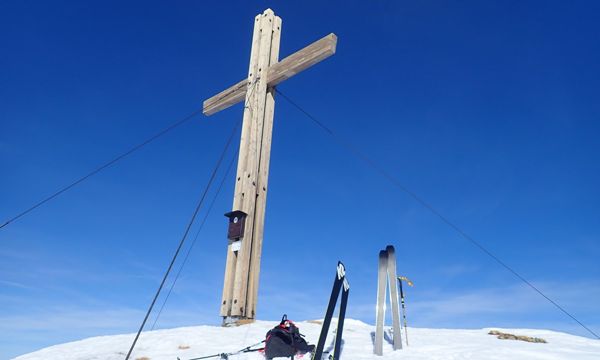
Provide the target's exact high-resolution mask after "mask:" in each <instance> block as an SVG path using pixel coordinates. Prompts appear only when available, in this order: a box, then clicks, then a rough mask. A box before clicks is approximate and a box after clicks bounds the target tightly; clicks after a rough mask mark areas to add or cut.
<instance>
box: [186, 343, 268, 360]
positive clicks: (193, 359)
mask: <svg viewBox="0 0 600 360" xmlns="http://www.w3.org/2000/svg"><path fill="white" fill-rule="evenodd" d="M264 342H265V340H263V341H261V342H257V343H256V344H252V345H250V346H246V347H245V348H243V349H241V350H238V351H234V352H230V353H220V354H214V355H208V356H201V357H196V358H192V359H188V360H202V359H210V358H214V357H217V356H219V358H220V359H223V360H227V359H229V357H230V356H231V355H237V354H241V353H245V352H252V351H259V350H262V349H252V348H253V347H255V346H258V345H260V344H262V343H264ZM251 349H252V350H251ZM177 360H181V359H180V358H179V357H177Z"/></svg>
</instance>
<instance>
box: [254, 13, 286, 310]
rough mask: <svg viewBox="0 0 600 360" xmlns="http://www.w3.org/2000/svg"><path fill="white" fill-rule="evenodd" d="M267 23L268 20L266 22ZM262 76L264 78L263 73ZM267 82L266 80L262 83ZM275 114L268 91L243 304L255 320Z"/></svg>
mask: <svg viewBox="0 0 600 360" xmlns="http://www.w3.org/2000/svg"><path fill="white" fill-rule="evenodd" d="M269 21H270V20H269ZM281 23H282V22H281V18H280V17H278V16H274V19H273V25H272V32H273V35H272V40H271V52H270V58H269V66H271V65H273V64H275V63H277V61H278V60H279V43H280V40H281ZM263 74H264V75H263V76H265V77H266V76H267V73H266V72H264V73H263ZM267 80H268V79H265V84H266V83H267ZM274 115H275V88H274V87H270V88H267V98H266V103H265V112H264V122H263V128H262V131H261V132H262V138H261V142H260V156H259V163H258V182H257V186H256V209H255V213H254V216H255V222H254V223H255V225H254V226H255V228H254V236H253V242H252V253H251V258H250V266H251V268H250V273H249V279H248V302H247V304H246V308H247V309H248V311H247V314H248V315H247V316H248V317H251V318H254V316H255V314H256V303H257V298H258V279H259V275H260V261H261V254H262V242H263V235H264V224H265V210H266V204H267V189H268V182H269V164H270V160H271V140H272V138H273V136H272V135H273V117H274Z"/></svg>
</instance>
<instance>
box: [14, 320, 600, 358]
mask: <svg viewBox="0 0 600 360" xmlns="http://www.w3.org/2000/svg"><path fill="white" fill-rule="evenodd" d="M277 323H278V322H272V321H257V322H255V323H253V324H249V325H243V326H239V327H231V328H223V327H217V326H194V327H183V328H176V329H169V330H156V331H149V332H144V333H142V335H141V336H140V339H139V341H138V344H137V346H136V349H135V350H134V352H133V356H132V357H131V359H144V360H147V359H149V360H176V359H177V357H180V358H181V359H182V360H185V359H189V358H194V357H200V356H205V355H212V354H218V353H223V352H234V351H237V350H240V349H242V348H244V347H246V346H248V345H251V344H254V343H257V342H259V341H261V340H263V339H264V336H265V333H266V332H267V331H268V330H269V329H271V328H272V327H273V326H275V325H276V324H277ZM297 325H298V326H299V328H300V331H301V332H302V333H303V334H305V335H306V340H307V341H308V342H309V343H310V344H315V343H316V342H317V339H318V338H319V333H320V331H321V325H320V324H319V323H318V322H313V321H310V322H299V323H297ZM333 329H335V324H332V326H331V330H332V331H331V332H330V334H329V336H328V338H327V343H326V350H328V348H332V347H333V344H332V342H333V338H334V334H333ZM494 329H497V330H501V331H503V332H508V333H512V334H518V335H527V336H532V337H538V338H543V339H545V340H546V341H547V342H548V343H547V344H540V343H528V342H523V341H513V340H499V339H497V338H496V337H495V336H491V335H488V332H489V330H491V329H479V330H457V329H423V328H408V337H409V338H408V339H409V344H410V346H408V347H407V346H406V342H404V349H403V350H398V351H393V350H392V345H391V344H390V343H389V342H384V350H383V351H384V355H383V356H382V357H379V356H375V355H373V340H372V339H373V333H374V331H375V327H374V326H372V325H368V324H365V323H363V322H361V321H357V320H351V319H347V320H346V322H345V326H344V337H343V338H344V342H343V348H342V354H341V358H343V359H357V360H362V359H373V360H375V359H377V360H379V359H403V360H416V359H423V360H424V359H427V360H435V359H440V360H441V359H443V360H449V359H450V360H452V359H489V360H495V359H498V360H499V359H503V360H504V359H510V360H517V359H590V360H591V359H600V341H598V340H592V339H587V338H584V337H579V336H574V335H568V334H564V333H559V332H554V331H549V330H531V329H498V328H494ZM134 335H135V334H127V335H115V336H99V337H93V338H88V339H84V340H80V341H75V342H71V343H66V344H61V345H56V346H51V347H48V348H45V349H42V350H39V351H36V352H33V353H30V354H26V355H22V356H19V357H17V358H15V360H48V359H61V360H122V359H124V358H125V355H126V353H127V351H128V350H129V347H130V345H131V342H132V341H133V338H134ZM402 336H403V340H405V338H404V333H403V334H402ZM215 359H217V358H215ZM231 359H232V360H245V359H248V360H252V359H256V360H264V356H263V355H262V354H261V353H258V352H253V353H246V354H240V355H235V356H232V357H231ZM297 359H298V357H297ZM305 360H308V356H305Z"/></svg>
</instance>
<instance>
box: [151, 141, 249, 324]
mask: <svg viewBox="0 0 600 360" xmlns="http://www.w3.org/2000/svg"><path fill="white" fill-rule="evenodd" d="M236 153H237V151H236ZM233 164H235V153H234V156H233V157H232V158H231V161H230V162H229V165H228V166H227V170H226V171H225V175H223V178H222V179H221V182H220V183H219V186H218V188H217V191H216V192H215V196H214V197H213V199H212V201H211V202H210V205H208V209H207V210H206V214H205V215H204V218H203V219H202V222H201V223H200V226H199V227H198V230H197V231H196V235H195V236H194V240H192V243H191V245H190V247H189V248H188V251H187V253H186V254H185V257H184V258H183V262H182V263H181V266H180V267H179V270H178V271H177V275H175V279H173V283H172V284H171V287H170V288H169V292H168V293H167V295H166V296H165V300H164V301H163V303H162V305H161V306H160V310H158V314H157V315H156V318H155V319H154V322H153V323H152V327H151V328H150V330H154V328H155V326H156V323H157V321H158V319H159V318H160V315H161V314H162V311H163V309H164V307H165V305H166V303H167V301H168V300H169V297H170V296H171V292H172V291H173V288H174V287H175V284H176V283H177V280H178V279H179V275H181V272H182V271H183V268H184V267H185V264H186V263H187V260H188V258H189V256H190V253H191V252H192V249H193V248H194V245H195V244H196V240H198V235H200V232H201V231H202V228H204V224H205V223H206V220H207V219H208V216H209V215H210V213H211V210H212V209H213V206H214V205H215V202H216V201H217V198H218V197H219V194H220V193H221V190H222V189H223V185H224V184H225V180H227V176H228V175H229V172H230V171H231V168H232V167H233Z"/></svg>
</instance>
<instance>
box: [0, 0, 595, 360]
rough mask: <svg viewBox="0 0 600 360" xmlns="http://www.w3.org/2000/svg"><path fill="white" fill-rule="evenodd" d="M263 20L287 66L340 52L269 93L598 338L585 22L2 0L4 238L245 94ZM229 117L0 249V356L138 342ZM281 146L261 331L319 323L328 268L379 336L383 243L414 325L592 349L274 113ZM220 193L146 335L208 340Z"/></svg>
mask: <svg viewBox="0 0 600 360" xmlns="http://www.w3.org/2000/svg"><path fill="white" fill-rule="evenodd" d="M267 7H271V8H273V9H274V11H275V12H276V14H278V15H279V16H281V17H282V19H283V28H282V31H283V32H282V43H281V56H282V57H283V56H286V55H288V54H290V53H292V52H293V51H295V50H297V49H299V48H301V47H303V46H305V45H307V44H308V43H310V42H312V41H314V40H317V39H319V38H320V37H322V36H324V35H326V34H328V33H330V32H335V33H336V34H337V35H338V37H339V43H338V51H337V54H336V55H335V56H334V57H332V58H330V59H328V60H326V61H324V62H323V63H321V64H319V65H318V66H315V67H314V68H311V69H310V70H308V71H306V72H304V73H302V74H300V75H299V76H297V77H295V78H293V79H291V80H289V81H287V82H285V83H284V84H283V85H282V86H281V87H280V89H281V91H283V92H284V93H286V94H287V95H288V96H290V97H291V98H293V99H294V100H295V101H296V102H298V103H300V104H301V105H302V106H303V107H304V108H306V109H307V110H308V111H310V112H311V113H312V114H314V115H315V116H317V117H318V118H319V119H320V120H321V121H323V122H324V123H326V124H327V125H328V126H329V127H331V128H332V129H334V130H335V131H336V132H337V133H338V134H339V135H340V136H341V137H344V138H347V139H350V140H351V141H352V142H354V143H355V144H356V146H358V147H359V148H360V149H362V151H363V152H364V153H366V154H368V156H370V157H371V158H373V159H375V160H376V162H377V163H378V164H380V165H381V166H382V167H384V168H385V169H386V170H387V171H389V172H390V173H392V174H393V175H394V176H395V177H397V178H398V179H399V180H400V181H401V182H402V183H403V184H404V185H405V186H407V187H408V188H410V189H411V190H413V191H415V192H416V193H418V194H419V195H420V196H422V197H423V198H425V199H426V200H427V201H428V202H429V203H431V204H433V205H434V206H435V207H436V208H437V209H438V210H439V211H440V212H442V213H443V214H445V216H447V217H448V218H449V219H451V220H452V221H453V222H455V223H456V224H457V225H458V226H460V227H461V228H462V229H464V230H465V231H466V232H467V233H468V234H470V235H471V236H473V237H474V238H475V239H477V240H478V241H480V242H481V243H482V244H484V245H485V246H486V247H487V248H489V249H490V250H491V251H492V252H494V253H495V254H496V255H498V256H499V257H500V258H502V259H503V260H504V261H505V262H506V263H508V264H509V265H510V266H512V267H514V268H515V269H516V270H517V271H519V272H520V273H521V274H523V275H524V276H525V277H527V278H528V279H529V280H531V281H532V282H533V283H534V284H535V285H536V286H538V287H539V288H540V289H542V290H543V291H544V292H546V293H547V294H548V295H549V296H551V297H552V298H553V299H555V300H556V301H557V302H559V303H560V304H561V305H563V306H564V307H565V308H567V309H568V310H569V311H571V312H572V313H573V314H575V315H576V316H577V317H578V318H580V319H581V320H582V321H584V322H585V323H586V324H588V325H589V326H590V327H591V328H592V329H594V330H595V331H596V332H599V331H600V311H599V306H598V298H600V280H599V279H600V266H599V265H598V258H600V243H599V241H600V221H599V220H600V206H599V205H598V204H600V188H599V186H598V184H600V161H599V155H600V141H598V133H599V131H600V121H599V117H600V101H598V89H599V88H600V67H599V65H598V64H600V40H599V30H600V29H599V28H600V26H599V25H598V22H597V21H598V17H597V16H598V13H599V12H600V4H599V3H598V2H594V1H589V2H584V1H574V2H564V1H539V2H538V1H529V2H521V1H497V2H481V1H460V2H441V1H372V2H364V3H358V2H355V1H343V2H341V1H340V2H326V3H323V2H314V3H312V2H307V1H303V2H293V3H292V2H286V3H283V2H257V3H254V4H251V3H250V2H245V1H244V2H239V3H229V4H227V5H226V4H216V2H203V1H185V2H175V3H174V2H168V3H167V2H163V3H157V2H152V1H139V2H129V3H127V4H123V3H122V2H117V1H108V2H106V1H105V2H93V3H90V2H53V3H48V2H35V1H5V2H2V4H1V5H0V48H1V49H2V56H0V68H1V69H2V70H1V71H0V84H1V85H0V99H1V103H2V106H0V124H1V131H0V166H1V169H2V170H1V173H0V174H1V176H0V189H1V190H0V221H4V220H5V219H7V218H9V217H11V216H13V215H15V214H16V213H17V212H19V211H21V210H24V209H25V208H26V207H28V206H29V205H31V204H32V203H34V202H35V201H37V200H39V199H41V198H42V197H44V196H46V195H48V194H50V193H52V192H53V191H54V190H55V189H57V188H59V187H60V186H63V185H64V184H66V183H69V182H70V181H72V180H73V179H75V178H77V177H78V176H80V175H82V174H84V173H86V172H87V171H89V170H91V169H92V168H93V167H95V166H96V165H98V164H100V163H102V162H103V161H106V160H107V159H110V158H111V157H112V156H114V155H116V154H118V153H120V152H122V151H125V150H126V149H128V148H129V147H131V146H132V145H133V144H136V143H138V142H140V141H142V140H144V139H145V138H147V137H149V136H150V135H151V134H153V133H155V132H156V131H158V130H159V129H161V128H163V127H165V126H166V125H168V124H169V123H171V122H173V121H175V120H176V119H179V118H181V117H183V116H184V115H186V114H188V113H190V112H192V111H194V110H196V109H197V108H198V107H200V105H201V103H202V101H203V100H204V99H205V98H207V97H209V96H211V95H213V94H214V93H216V92H218V91H220V90H222V89H224V88H225V87H227V86H229V85H231V84H233V83H235V82H237V81H239V80H240V79H242V78H243V77H244V76H245V75H246V72H247V66H248V57H249V51H250V42H251V41H250V40H251V35H252V25H253V21H252V20H253V17H254V16H255V15H256V14H258V13H260V12H262V11H263V10H264V9H265V8H267ZM241 115H242V110H241V106H240V105H237V106H235V107H233V108H230V109H228V110H226V111H223V112H222V113H219V114H217V115H215V116H213V117H210V118H204V117H198V118H197V119H195V120H194V121H193V122H191V123H188V124H186V125H184V126H183V127H181V128H178V129H177V130H175V131H174V132H172V133H170V134H168V135H167V136H165V137H163V138H161V139H160V140H158V141H156V142H155V143H152V144H151V145H149V146H147V147H145V148H143V150H141V151H139V152H137V153H135V154H134V155H132V156H131V157H129V158H127V159H125V160H123V161H121V162H119V163H118V164H117V165H115V166H114V167H112V168H110V169H108V170H106V171H104V172H102V173H101V174H99V175H97V176H95V177H93V178H91V179H90V180H88V181H86V182H84V183H82V184H81V185H80V186H78V187H76V188H74V189H73V190H72V191H69V192H67V193H65V194H64V195H62V196H61V197H59V198H57V199H56V200H54V201H52V202H50V203H48V204H47V205H45V206H43V207H41V208H39V209H38V210H36V211H34V212H32V213H31V214H29V215H28V216H26V217H24V218H22V219H20V220H19V221H17V222H14V223H13V224H11V225H9V226H7V227H6V228H4V229H2V230H0V333H1V334H2V335H1V336H0V358H7V357H10V356H13V355H16V354H20V353H24V352H28V351H32V350H35V349H37V348H40V347H43V346H48V345H52V344H56V343H61V342H65V341H71V340H77V339H80V338H84V337H88V336H94V335H104V334H115V333H124V332H133V331H135V330H137V327H138V326H139V323H140V322H141V320H142V318H143V312H144V311H145V309H146V307H147V306H148V304H149V302H150V300H151V298H152V296H153V294H154V291H155V290H156V287H157V285H158V283H159V281H160V278H161V276H162V273H163V271H164V270H165V268H166V266H167V264H168V261H169V260H170V257H171V255H172V253H173V251H174V249H175V247H176V245H177V242H178V241H179V238H180V236H181V234H182V233H183V230H184V227H185V225H186V223H187V221H188V219H189V216H190V215H191V212H192V210H193V208H194V206H195V203H196V201H197V199H198V197H199V195H200V193H201V191H202V189H203V187H204V186H205V184H206V182H207V180H208V177H209V172H210V169H211V168H212V166H213V164H214V162H215V161H216V158H217V157H218V153H219V151H220V150H221V148H222V146H223V144H224V143H225V140H226V136H227V135H228V134H229V132H230V129H232V127H233V126H234V124H235V122H236V121H238V120H239V119H240V117H241ZM273 138H274V140H273V154H272V161H271V180H270V193H269V199H268V207H267V222H266V232H265V241H264V253H263V264H262V265H263V266H262V274H261V287H260V300H259V308H258V313H259V318H262V319H276V318H277V317H279V316H280V315H281V314H282V313H288V315H289V316H290V318H292V319H309V318H318V317H322V316H323V313H324V310H325V306H326V302H327V298H328V296H329V291H330V286H331V281H332V277H333V271H334V267H335V264H336V262H337V260H338V259H341V260H343V261H344V262H345V263H346V265H347V268H348V276H349V279H350V281H351V284H352V294H351V298H350V305H349V309H348V312H349V316H351V317H353V318H358V319H361V320H364V321H366V322H371V323H373V322H374V303H375V290H376V263H377V253H378V250H379V249H381V248H383V247H385V245H387V244H393V245H395V247H396V249H397V252H398V258H399V259H398V267H399V272H401V273H402V274H406V275H407V276H409V277H410V278H412V279H413V280H414V282H415V284H416V287H415V288H413V289H409V291H408V311H409V312H408V315H409V322H410V324H411V325H414V326H427V327H461V328H465V327H467V328H478V327H490V326H504V327H528V328H550V329H556V330H561V331H567V332H571V333H574V334H580V335H586V333H584V332H583V331H582V329H581V328H579V327H578V326H577V325H576V324H575V323H574V322H573V321H572V320H570V319H569V318H567V317H566V316H564V315H563V314H561V313H560V312H558V311H557V310H556V309H555V308H553V307H552V306H551V305H550V304H548V303H547V302H546V301H545V300H544V299H542V298H541V297H540V296H539V295H537V294H536V293H534V292H532V291H531V290H530V289H529V288H527V287H525V286H524V285H523V284H522V283H520V282H519V281H518V280H517V279H516V278H515V277H514V276H513V275H512V274H510V273H508V272H507V271H506V270H505V269H503V268H501V267H500V266H498V265H497V264H496V263H495V262H494V261H492V260H491V259H490V258H488V257H486V256H485V255H483V254H482V253H481V252H480V251H479V250H478V249H476V248H475V247H473V246H472V245H471V244H469V243H468V242H466V241H465V240H464V239H462V238H461V237H460V236H458V235H457V234H456V233H455V232H454V231H453V230H452V229H450V228H449V227H448V226H447V225H445V224H444V223H442V222H441V221H439V219H438V218H436V217H435V216H433V215H432V214H431V213H429V212H428V211H427V210H426V209H424V208H423V207H422V206H420V205H419V204H418V203H416V202H415V201H414V200H413V199H411V198H410V197H409V196H407V195H405V194H404V193H401V192H399V191H398V190H397V189H396V188H394V187H393V186H391V185H390V183H389V182H387V180H385V179H384V178H382V177H381V176H380V175H378V174H376V173H375V172H373V171H372V170H371V169H369V168H368V167H366V166H365V165H364V164H362V163H361V162H360V161H357V160H356V159H355V158H353V157H352V156H351V155H349V154H348V153H347V152H346V151H345V150H344V149H343V148H340V147H339V146H338V145H336V144H335V143H334V142H332V141H331V139H330V138H328V137H327V135H326V134H325V133H323V132H322V131H321V130H319V129H318V128H317V127H315V126H314V125H313V124H312V123H310V121H309V120H307V119H306V118H305V117H304V115H302V114H301V113H299V112H298V111H297V110H296V109H294V108H293V107H292V106H290V105H289V104H288V103H286V102H285V101H284V100H283V99H281V98H279V99H278V100H277V104H276V114H275V129H274V136H273ZM231 156H232V153H231V152H230V154H229V155H228V157H231ZM220 176H221V175H220ZM232 192H233V175H230V179H228V180H227V182H226V186H225V188H224V190H223V192H222V193H221V195H220V196H219V198H218V199H217V202H216V204H215V208H214V211H213V212H212V213H211V215H210V217H209V219H208V222H207V225H206V226H205V228H204V230H203V231H202V233H201V234H200V237H199V240H198V243H197V245H196V248H195V249H194V251H193V252H192V254H191V256H190V260H189V261H188V263H187V265H186V267H185V269H184V272H183V274H182V276H181V278H180V280H179V282H178V284H177V286H176V287H175V290H174V293H173V295H172V296H171V299H170V301H169V303H168V304H167V307H166V308H165V311H164V313H163V315H162V317H161V318H160V320H159V322H158V327H174V326H182V325H197V324H217V323H219V321H220V318H219V317H218V311H219V301H220V296H221V283H222V277H223V269H224V261H225V251H226V238H225V235H226V219H225V218H224V217H223V215H222V214H223V213H225V212H226V211H228V210H230V207H231V202H232V201H231V197H232ZM211 194H213V193H212V192H211ZM203 214H204V213H201V216H203ZM123 350H124V351H125V350H127V349H123Z"/></svg>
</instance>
